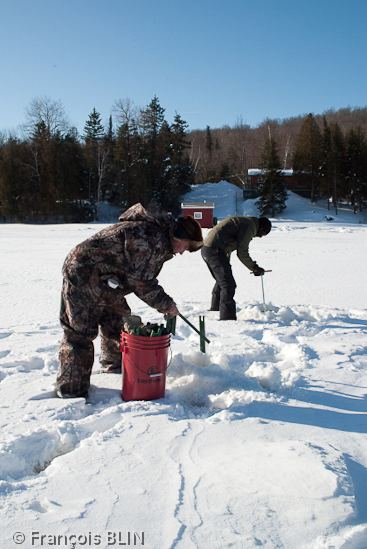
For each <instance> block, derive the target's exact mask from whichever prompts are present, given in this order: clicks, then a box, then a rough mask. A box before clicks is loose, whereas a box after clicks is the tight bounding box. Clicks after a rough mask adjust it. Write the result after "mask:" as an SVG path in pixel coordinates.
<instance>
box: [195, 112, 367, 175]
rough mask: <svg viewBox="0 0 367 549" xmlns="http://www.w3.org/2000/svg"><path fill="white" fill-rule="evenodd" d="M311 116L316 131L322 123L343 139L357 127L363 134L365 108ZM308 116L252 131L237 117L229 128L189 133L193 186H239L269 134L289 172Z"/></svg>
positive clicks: (257, 162)
mask: <svg viewBox="0 0 367 549" xmlns="http://www.w3.org/2000/svg"><path fill="white" fill-rule="evenodd" d="M312 115H313V117H314V119H315V121H316V123H317V125H318V126H319V128H320V131H322V128H323V125H324V120H326V122H327V124H328V125H330V124H334V125H337V126H338V127H339V129H340V131H341V133H342V134H343V135H344V136H345V135H347V133H348V132H349V131H350V130H352V129H357V128H360V129H361V131H362V133H363V134H365V135H367V107H363V108H360V107H355V108H351V107H348V108H343V109H339V110H334V109H329V110H327V111H325V112H324V113H322V114H316V113H312ZM308 116H309V113H305V114H302V115H299V116H294V117H291V118H287V119H284V120H279V119H265V120H264V121H263V122H262V123H261V124H260V125H259V126H257V127H256V128H252V127H250V126H249V125H247V124H246V121H245V120H243V119H242V118H241V117H240V118H238V120H237V121H236V123H235V124H234V125H233V126H223V127H222V128H211V127H210V126H207V127H206V129H203V130H201V129H200V130H193V131H190V132H189V133H188V141H190V143H191V160H192V163H193V165H194V166H195V173H196V177H195V181H196V183H205V182H207V181H211V182H215V181H220V180H221V179H225V178H227V179H228V178H229V179H230V181H231V182H232V183H235V184H237V185H241V184H242V181H243V180H245V179H246V170H247V169H249V168H258V167H259V166H260V163H261V155H262V151H263V147H264V144H265V142H266V140H267V138H268V137H269V135H271V137H272V138H273V139H274V140H275V141H276V144H277V148H278V152H279V156H280V158H281V161H282V167H283V169H292V168H293V156H294V151H295V147H296V142H297V137H298V134H299V132H300V129H301V127H302V124H303V123H304V122H305V120H306V119H307V117H308Z"/></svg>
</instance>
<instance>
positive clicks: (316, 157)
mask: <svg viewBox="0 0 367 549" xmlns="http://www.w3.org/2000/svg"><path fill="white" fill-rule="evenodd" d="M321 142H322V139H321V132H320V129H319V127H318V125H317V123H316V121H315V119H314V117H313V116H312V114H309V115H308V116H307V118H306V120H305V121H304V122H303V124H302V126H301V129H300V131H299V134H298V136H297V141H296V146H295V152H294V156H293V170H294V172H295V175H296V177H297V179H298V181H300V182H302V181H305V182H307V183H308V182H310V183H311V202H314V201H315V200H316V197H317V187H318V181H319V177H320V166H321V151H322V148H321Z"/></svg>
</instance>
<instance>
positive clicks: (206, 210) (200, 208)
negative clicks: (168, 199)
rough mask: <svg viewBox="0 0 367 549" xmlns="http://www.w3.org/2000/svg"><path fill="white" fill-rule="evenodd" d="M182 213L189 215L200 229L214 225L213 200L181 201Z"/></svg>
mask: <svg viewBox="0 0 367 549" xmlns="http://www.w3.org/2000/svg"><path fill="white" fill-rule="evenodd" d="M181 208H182V215H191V216H192V217H193V218H194V219H196V221H197V222H198V223H200V226H201V228H202V229H211V228H212V227H213V225H214V215H213V214H214V202H205V201H204V202H183V203H182V204H181Z"/></svg>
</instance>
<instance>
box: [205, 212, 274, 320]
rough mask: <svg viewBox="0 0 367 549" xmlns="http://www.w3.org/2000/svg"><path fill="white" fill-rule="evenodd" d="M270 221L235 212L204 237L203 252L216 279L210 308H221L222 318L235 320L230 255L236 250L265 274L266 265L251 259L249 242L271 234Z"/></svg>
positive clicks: (258, 272) (257, 272) (250, 266)
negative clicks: (237, 214)
mask: <svg viewBox="0 0 367 549" xmlns="http://www.w3.org/2000/svg"><path fill="white" fill-rule="evenodd" d="M270 230H271V222H270V221H269V219H268V218H267V217H260V218H257V217H249V216H232V217H227V218H226V219H223V221H221V222H220V223H218V225H216V226H215V227H214V228H213V229H212V230H211V231H210V232H209V234H208V236H207V237H206V238H205V240H204V246H203V247H202V249H201V255H202V257H203V259H204V261H205V263H206V264H207V266H208V268H209V271H210V273H211V274H212V276H213V278H214V279H215V285H214V288H213V291H212V303H211V307H210V310H211V311H219V319H220V320H236V319H237V317H236V303H235V301H234V294H235V291H236V281H235V279H234V278H233V274H232V268H231V264H230V262H229V259H230V255H231V253H232V252H233V251H234V250H237V256H238V258H239V260H240V261H241V262H242V263H243V264H244V265H246V267H247V268H248V269H250V271H252V272H253V273H254V275H255V276H261V275H263V274H264V272H265V271H264V269H262V268H261V267H259V266H258V264H257V263H256V262H255V261H253V259H251V257H250V254H249V250H248V249H249V244H250V242H251V240H252V239H253V238H254V237H259V238H261V237H262V236H265V235H267V234H269V232H270Z"/></svg>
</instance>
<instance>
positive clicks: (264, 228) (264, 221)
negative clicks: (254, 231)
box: [258, 217, 271, 235]
mask: <svg viewBox="0 0 367 549" xmlns="http://www.w3.org/2000/svg"><path fill="white" fill-rule="evenodd" d="M260 231H261V233H262V234H263V235H266V234H269V233H270V231H271V222H270V220H269V219H268V218H267V217H259V230H258V232H260Z"/></svg>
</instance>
